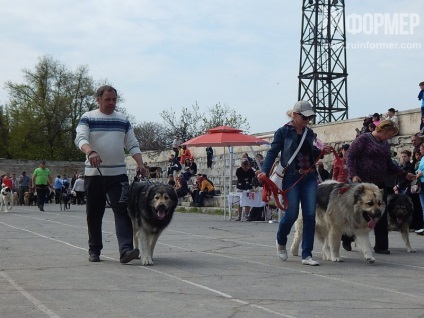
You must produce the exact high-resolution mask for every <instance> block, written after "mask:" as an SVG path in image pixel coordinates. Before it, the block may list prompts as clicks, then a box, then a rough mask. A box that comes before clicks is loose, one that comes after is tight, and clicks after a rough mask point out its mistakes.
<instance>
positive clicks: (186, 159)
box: [184, 158, 190, 169]
mask: <svg viewBox="0 0 424 318" xmlns="http://www.w3.org/2000/svg"><path fill="white" fill-rule="evenodd" d="M187 167H190V159H188V158H185V160H184V169H185V168H187Z"/></svg>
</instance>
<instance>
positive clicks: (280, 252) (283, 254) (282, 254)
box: [275, 240, 289, 261]
mask: <svg viewBox="0 0 424 318" xmlns="http://www.w3.org/2000/svg"><path fill="white" fill-rule="evenodd" d="M275 245H276V246H277V256H278V257H279V258H280V259H282V260H283V261H287V259H288V258H289V255H288V254H287V250H286V246H285V245H280V244H278V241H277V240H275Z"/></svg>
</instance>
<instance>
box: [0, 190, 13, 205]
mask: <svg viewBox="0 0 424 318" xmlns="http://www.w3.org/2000/svg"><path fill="white" fill-rule="evenodd" d="M12 207H13V193H12V190H11V189H10V188H9V187H6V186H5V185H4V184H3V185H2V188H1V190H0V212H3V210H4V212H7V210H11V209H12Z"/></svg>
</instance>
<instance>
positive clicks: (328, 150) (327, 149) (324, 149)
mask: <svg viewBox="0 0 424 318" xmlns="http://www.w3.org/2000/svg"><path fill="white" fill-rule="evenodd" d="M322 151H323V152H324V154H325V155H328V154H330V153H331V152H332V151H333V147H331V146H329V145H324V147H323V148H322Z"/></svg>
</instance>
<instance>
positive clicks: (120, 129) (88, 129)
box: [75, 85, 146, 264]
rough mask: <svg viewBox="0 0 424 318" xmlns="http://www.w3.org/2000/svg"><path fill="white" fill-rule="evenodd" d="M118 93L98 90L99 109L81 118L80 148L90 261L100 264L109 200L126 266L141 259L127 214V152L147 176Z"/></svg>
mask: <svg viewBox="0 0 424 318" xmlns="http://www.w3.org/2000/svg"><path fill="white" fill-rule="evenodd" d="M116 101H117V91H116V89H115V88H113V87H112V86H109V85H104V86H102V87H100V88H99V89H98V90H97V103H98V105H99V108H98V109H95V110H92V111H89V112H86V113H85V114H83V115H82V116H81V119H80V122H79V123H78V126H77V128H76V132H77V135H76V138H75V144H76V146H77V147H78V148H79V149H80V150H81V151H82V152H84V153H85V154H86V158H87V160H86V161H85V182H84V186H85V191H86V196H87V205H86V213H87V225H88V246H89V250H88V253H89V259H88V260H89V261H90V262H100V252H101V250H102V248H103V243H102V219H103V215H104V212H105V208H106V200H107V197H108V198H109V201H110V204H111V207H112V210H113V213H114V216H115V231H116V237H117V239H118V245H119V253H120V262H121V263H123V264H125V263H128V262H130V261H132V260H133V259H135V258H138V257H139V254H140V251H139V250H138V249H134V246H133V233H132V223H131V219H130V217H129V215H128V212H127V202H128V193H129V182H128V176H127V168H126V163H125V152H124V149H126V150H127V151H128V152H129V153H130V155H131V156H132V157H133V158H134V160H135V161H136V163H137V167H138V170H139V171H140V172H141V174H142V175H145V174H146V169H145V168H144V164H143V159H142V156H141V151H140V147H139V143H138V141H137V139H136V138H135V135H134V131H133V129H132V127H131V124H130V122H129V121H128V119H127V118H126V116H125V115H124V114H122V113H119V112H117V111H116V110H115V108H116Z"/></svg>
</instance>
